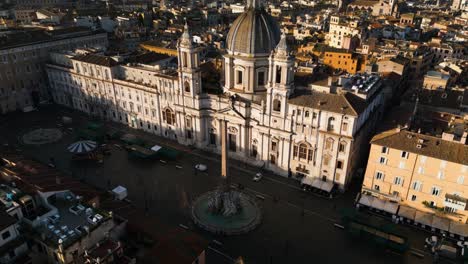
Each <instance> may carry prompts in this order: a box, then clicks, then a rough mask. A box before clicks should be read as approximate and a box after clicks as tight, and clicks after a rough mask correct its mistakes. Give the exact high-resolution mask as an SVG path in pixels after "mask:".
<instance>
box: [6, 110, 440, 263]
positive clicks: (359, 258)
mask: <svg viewBox="0 0 468 264" xmlns="http://www.w3.org/2000/svg"><path fill="white" fill-rule="evenodd" d="M62 116H68V117H71V118H72V119H73V121H72V125H71V126H72V128H73V129H69V130H64V132H63V135H62V137H61V138H60V139H57V140H55V141H52V142H50V143H48V144H40V145H38V144H31V145H27V144H23V141H22V136H23V135H24V134H26V133H28V132H30V131H33V130H35V129H51V128H57V127H61V126H62ZM89 121H90V118H89V117H87V116H86V115H84V114H82V113H78V112H73V111H71V110H68V109H64V108H58V107H55V106H48V107H46V108H44V109H41V110H40V111H36V112H30V113H12V114H9V115H6V116H2V117H0V144H2V145H4V144H8V145H10V146H13V147H15V148H17V149H20V150H21V151H22V152H23V153H24V155H26V156H29V157H32V158H34V159H37V160H40V161H42V162H45V163H49V162H50V161H51V160H53V161H54V164H55V165H56V167H57V168H58V169H60V170H62V171H64V172H66V173H68V174H70V175H72V177H75V178H77V179H80V180H82V181H84V182H86V183H89V184H91V185H93V186H96V187H98V188H101V189H105V190H110V189H112V188H114V187H116V186H118V185H121V186H124V187H126V188H127V189H128V193H129V197H128V198H129V199H130V200H131V201H132V203H134V204H135V205H136V206H138V207H140V208H141V209H142V210H145V211H146V212H147V213H148V214H150V215H152V216H155V217H157V218H159V219H161V221H162V222H165V223H168V224H170V225H174V226H179V225H182V226H186V227H188V229H190V230H192V231H194V232H197V233H198V234H200V235H202V236H203V237H205V238H207V239H208V240H210V241H215V242H213V243H211V245H210V247H211V248H212V249H213V250H215V251H217V252H219V253H220V254H222V255H225V257H226V258H227V259H229V258H230V257H232V258H236V257H237V256H243V258H244V260H245V261H246V263H311V262H316V263H340V262H347V263H431V262H432V259H431V256H430V254H428V252H425V251H424V247H423V244H424V238H426V237H427V236H429V234H428V233H424V232H422V231H418V230H415V229H411V228H408V227H401V228H404V229H405V234H406V235H407V236H408V239H409V242H410V245H411V250H410V251H408V252H406V253H405V254H403V255H402V254H399V253H396V252H391V251H387V250H384V249H381V248H377V247H375V246H374V245H373V244H372V243H369V242H368V241H361V240H356V239H353V238H352V237H351V236H349V234H347V233H346V231H344V230H342V229H341V228H338V227H336V226H335V224H339V223H340V210H342V209H346V208H352V207H353V206H354V204H353V203H354V199H355V197H356V194H357V192H358V191H359V190H358V189H359V184H357V183H355V184H354V185H353V186H352V187H351V189H350V190H348V191H347V192H346V193H344V194H342V195H339V196H337V197H336V198H333V199H329V198H327V197H321V196H317V195H314V194H312V193H304V192H303V191H301V189H300V188H299V184H298V183H297V182H296V181H294V180H292V179H287V178H284V177H280V176H276V175H273V174H271V173H268V172H265V173H264V176H263V179H262V180H261V181H259V182H254V181H252V177H253V176H254V175H255V174H256V173H257V172H258V168H254V167H250V166H248V165H244V164H243V163H241V162H237V161H233V160H232V161H230V175H231V180H232V183H233V184H236V185H237V184H241V185H242V186H244V190H245V191H246V192H249V193H250V194H252V195H253V196H255V197H257V199H258V203H259V204H260V206H261V209H262V212H263V219H262V223H261V224H260V226H259V227H258V228H257V229H255V230H254V231H252V232H251V233H248V234H245V235H239V236H229V237H227V236H214V235H212V234H209V233H207V232H204V231H202V230H200V229H199V228H198V227H197V226H195V225H194V224H193V223H192V220H191V217H190V209H191V203H192V201H193V200H194V199H196V198H197V197H198V196H200V195H201V194H203V193H205V192H208V191H211V190H213V189H214V188H215V187H216V186H217V184H218V182H219V181H220V176H219V175H220V158H219V156H218V155H216V154H212V153H206V152H203V151H200V150H196V149H191V148H188V147H184V146H180V145H177V144H176V143H175V142H171V141H168V140H167V139H163V138H159V137H157V136H155V135H151V134H147V133H144V132H142V131H136V130H132V129H129V128H126V127H123V126H122V125H119V124H114V123H105V126H106V127H107V128H108V129H109V128H113V129H117V130H121V131H123V132H128V133H132V134H134V135H137V137H138V138H139V139H142V140H144V141H145V142H147V143H148V144H150V145H151V144H158V145H161V146H163V147H167V146H169V147H171V148H173V149H176V150H177V151H179V152H180V155H179V156H178V158H177V159H175V160H164V161H163V162H161V161H160V160H159V159H153V160H139V159H131V158H129V155H128V153H127V151H126V150H124V149H123V148H122V146H121V145H120V144H119V143H115V142H110V143H107V144H108V147H109V150H110V155H107V156H104V158H103V163H102V164H83V163H75V162H72V161H71V159H72V155H71V154H70V153H68V151H67V146H68V145H70V144H71V143H73V142H74V141H76V139H77V135H76V132H77V131H78V130H79V129H80V128H83V127H84V126H86V124H87V123H88V122H89ZM200 163H201V164H205V165H207V168H208V169H207V170H206V171H205V172H200V171H196V170H195V169H194V166H195V165H196V164H200ZM411 252H417V253H418V254H423V255H424V257H421V256H416V255H415V254H412V253H411Z"/></svg>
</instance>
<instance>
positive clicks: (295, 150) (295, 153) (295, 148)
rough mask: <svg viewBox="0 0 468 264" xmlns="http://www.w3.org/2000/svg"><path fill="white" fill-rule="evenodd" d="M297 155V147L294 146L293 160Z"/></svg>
mask: <svg viewBox="0 0 468 264" xmlns="http://www.w3.org/2000/svg"><path fill="white" fill-rule="evenodd" d="M298 154H299V147H298V146H294V148H293V158H297V155H298Z"/></svg>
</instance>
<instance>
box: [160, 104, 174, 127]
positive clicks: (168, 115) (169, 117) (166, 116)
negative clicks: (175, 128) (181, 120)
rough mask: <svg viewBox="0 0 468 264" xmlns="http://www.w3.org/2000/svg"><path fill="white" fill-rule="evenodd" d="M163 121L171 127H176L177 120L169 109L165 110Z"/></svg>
mask: <svg viewBox="0 0 468 264" xmlns="http://www.w3.org/2000/svg"><path fill="white" fill-rule="evenodd" d="M163 120H164V121H166V123H167V124H169V125H175V123H176V120H175V114H174V112H173V111H172V110H171V109H169V108H167V109H166V110H164V111H163Z"/></svg>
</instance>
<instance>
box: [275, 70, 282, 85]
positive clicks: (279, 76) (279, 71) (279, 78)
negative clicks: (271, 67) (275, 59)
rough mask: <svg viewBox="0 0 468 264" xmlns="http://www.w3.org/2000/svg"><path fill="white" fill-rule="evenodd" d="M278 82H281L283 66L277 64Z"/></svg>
mask: <svg viewBox="0 0 468 264" xmlns="http://www.w3.org/2000/svg"><path fill="white" fill-rule="evenodd" d="M276 83H281V67H280V66H276Z"/></svg>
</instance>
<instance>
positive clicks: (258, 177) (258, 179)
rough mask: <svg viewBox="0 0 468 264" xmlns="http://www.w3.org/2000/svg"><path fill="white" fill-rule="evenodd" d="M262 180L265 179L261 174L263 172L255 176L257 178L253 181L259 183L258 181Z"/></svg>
mask: <svg viewBox="0 0 468 264" xmlns="http://www.w3.org/2000/svg"><path fill="white" fill-rule="evenodd" d="M262 178H263V175H262V173H261V172H257V174H255V176H254V177H253V179H252V180H253V181H254V182H258V181H260V180H261V179H262Z"/></svg>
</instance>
